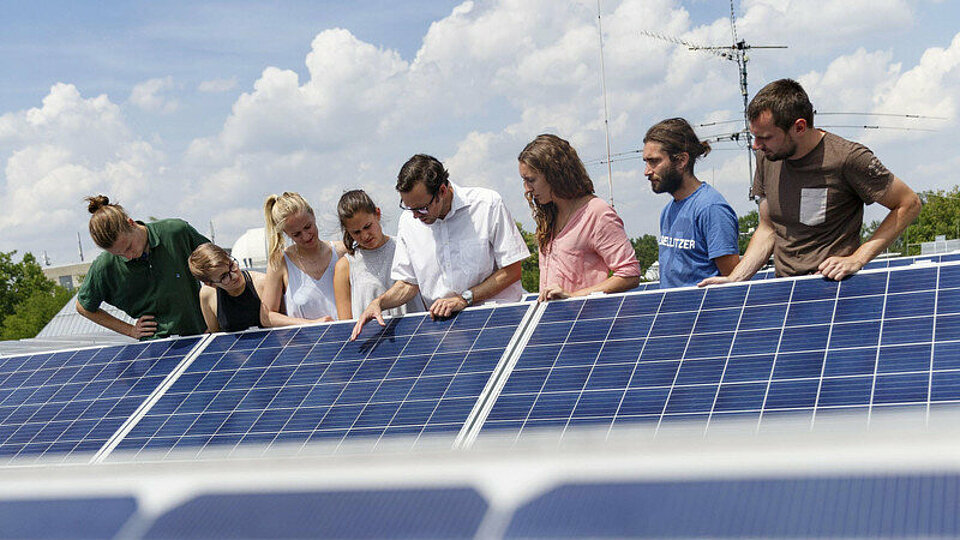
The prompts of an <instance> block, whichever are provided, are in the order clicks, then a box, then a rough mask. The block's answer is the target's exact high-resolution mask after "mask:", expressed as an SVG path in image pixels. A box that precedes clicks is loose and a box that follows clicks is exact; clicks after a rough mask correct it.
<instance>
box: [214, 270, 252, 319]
mask: <svg viewBox="0 0 960 540" xmlns="http://www.w3.org/2000/svg"><path fill="white" fill-rule="evenodd" d="M241 273H242V274H243V281H244V283H246V285H245V286H244V288H243V292H242V293H240V296H230V294H229V293H228V292H227V291H225V290H223V289H221V288H220V287H217V323H218V324H219V325H220V330H221V331H223V332H239V331H240V330H246V329H247V328H250V327H251V326H259V327H260V328H263V325H261V324H260V296H259V295H258V294H257V289H255V288H254V286H253V279H252V278H251V277H250V272H247V271H246V270H243V271H242V272H241Z"/></svg>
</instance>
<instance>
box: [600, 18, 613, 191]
mask: <svg viewBox="0 0 960 540" xmlns="http://www.w3.org/2000/svg"><path fill="white" fill-rule="evenodd" d="M597 36H598V37H599V38H600V94H601V96H602V98H603V131H604V134H605V137H606V141H607V183H608V184H609V185H610V206H614V204H613V167H612V166H611V165H610V119H609V113H608V112H607V82H606V81H607V76H606V72H605V71H604V68H603V23H602V21H601V16H600V0H597Z"/></svg>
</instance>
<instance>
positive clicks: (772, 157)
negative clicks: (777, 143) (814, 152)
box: [763, 139, 797, 161]
mask: <svg viewBox="0 0 960 540" xmlns="http://www.w3.org/2000/svg"><path fill="white" fill-rule="evenodd" d="M788 141H789V142H788V143H787V144H788V145H789V146H785V147H783V148H781V149H780V151H779V152H774V153H769V154H768V153H766V152H764V153H763V157H765V158H767V160H768V161H783V160H784V159H789V158H790V156H792V155H794V154H795V153H797V143H795V142H793V141H790V140H789V139H788Z"/></svg>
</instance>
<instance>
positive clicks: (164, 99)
mask: <svg viewBox="0 0 960 540" xmlns="http://www.w3.org/2000/svg"><path fill="white" fill-rule="evenodd" d="M174 88H175V86H174V83H173V77H164V78H157V79H148V80H146V81H143V82H142V83H140V84H138V85H136V86H134V87H133V90H132V91H131V92H130V103H133V104H134V105H136V106H137V107H140V108H141V109H143V110H145V111H150V112H159V113H172V112H174V111H176V110H177V109H178V108H179V107H180V103H179V102H178V101H177V100H176V99H175V98H172V97H169V96H168V95H167V94H168V93H169V92H170V91H171V90H173V89H174Z"/></svg>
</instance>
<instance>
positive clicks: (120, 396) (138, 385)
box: [0, 337, 201, 463]
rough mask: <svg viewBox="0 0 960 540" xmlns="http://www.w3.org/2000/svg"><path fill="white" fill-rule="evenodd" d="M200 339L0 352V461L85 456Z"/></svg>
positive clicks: (105, 439)
mask: <svg viewBox="0 0 960 540" xmlns="http://www.w3.org/2000/svg"><path fill="white" fill-rule="evenodd" d="M200 339H201V338H199V337H194V338H181V339H168V340H158V341H154V342H150V343H135V344H130V345H122V346H115V347H105V348H93V349H77V350H69V351H58V352H53V353H42V354H32V355H21V356H9V357H5V358H0V463H9V462H10V461H12V460H17V461H18V462H19V463H23V462H27V461H30V460H31V459H37V458H41V457H42V458H44V461H50V460H52V459H55V457H57V456H59V458H60V459H67V458H69V457H72V456H78V457H79V456H84V455H87V454H89V455H90V456H92V455H93V454H94V453H96V452H97V451H98V450H100V448H101V447H103V446H104V444H105V443H106V442H107V441H108V440H109V439H110V438H111V437H113V435H114V433H116V431H117V430H118V429H119V428H120V426H121V425H122V424H123V423H124V422H125V421H126V420H127V418H128V417H130V416H131V415H132V414H133V413H134V411H136V410H137V409H138V408H140V407H141V405H143V404H144V403H145V401H146V400H147V397H148V396H149V395H150V394H151V393H152V392H153V391H154V390H155V389H156V388H157V387H158V386H159V385H160V383H161V382H163V380H164V379H165V378H166V377H167V376H168V375H169V374H170V373H171V372H172V371H173V370H174V368H175V367H176V366H177V365H178V364H179V363H180V361H181V360H183V359H184V357H185V356H186V355H187V354H188V353H190V351H191V350H192V349H193V348H194V346H196V345H197V344H198V343H199V342H200Z"/></svg>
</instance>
